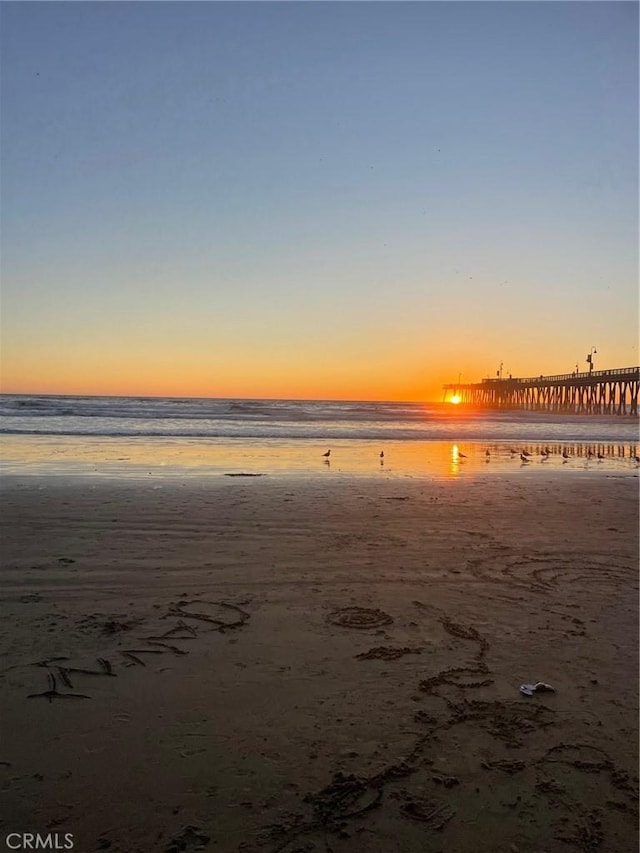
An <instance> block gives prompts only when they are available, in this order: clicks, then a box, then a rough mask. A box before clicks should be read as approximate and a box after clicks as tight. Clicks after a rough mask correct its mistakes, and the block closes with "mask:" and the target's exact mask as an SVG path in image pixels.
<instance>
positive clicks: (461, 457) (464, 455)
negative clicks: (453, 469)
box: [458, 453, 467, 459]
mask: <svg viewBox="0 0 640 853" xmlns="http://www.w3.org/2000/svg"><path fill="white" fill-rule="evenodd" d="M458 458H459V459H466V458H467V454H466V453H458Z"/></svg>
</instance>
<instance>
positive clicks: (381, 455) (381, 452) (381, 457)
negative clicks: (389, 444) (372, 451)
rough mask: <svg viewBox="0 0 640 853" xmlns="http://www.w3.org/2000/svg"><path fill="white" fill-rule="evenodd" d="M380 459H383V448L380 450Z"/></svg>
mask: <svg viewBox="0 0 640 853" xmlns="http://www.w3.org/2000/svg"><path fill="white" fill-rule="evenodd" d="M380 459H384V450H381V451H380Z"/></svg>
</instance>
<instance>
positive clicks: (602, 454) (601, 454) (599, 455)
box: [598, 451, 604, 461]
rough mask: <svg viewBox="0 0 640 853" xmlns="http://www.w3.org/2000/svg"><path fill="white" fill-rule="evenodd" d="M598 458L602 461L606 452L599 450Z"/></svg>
mask: <svg viewBox="0 0 640 853" xmlns="http://www.w3.org/2000/svg"><path fill="white" fill-rule="evenodd" d="M598 459H599V460H600V461H602V460H603V459H604V453H600V451H598Z"/></svg>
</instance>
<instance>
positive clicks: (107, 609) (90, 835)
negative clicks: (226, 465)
mask: <svg viewBox="0 0 640 853" xmlns="http://www.w3.org/2000/svg"><path fill="white" fill-rule="evenodd" d="M2 502H3V513H2V554H1V556H2V579H3V587H4V597H3V601H2V604H1V607H0V638H1V641H2V642H1V646H2V649H3V650H4V653H3V656H2V665H1V676H0V679H1V680H0V688H1V690H0V695H1V697H2V706H3V710H2V744H1V747H0V778H1V780H2V782H1V783H2V801H3V809H2V824H1V831H2V837H3V843H5V841H6V838H7V836H8V834H9V833H14V832H17V833H21V832H25V831H26V832H33V833H36V832H39V833H41V834H46V833H54V834H57V836H58V837H59V838H63V837H64V834H65V833H71V834H72V835H73V841H74V847H73V849H74V850H75V851H82V853H89V851H95V850H110V851H114V853H115V851H118V853H153V851H166V853H174V851H181V850H186V851H192V850H193V851H196V850H217V851H247V853H254V851H255V853H261V851H265V853H276V851H286V853H294V851H318V853H325V851H335V853H342V851H345V853H347V852H348V851H358V853H361V851H371V853H392V852H393V851H406V853H418V851H420V853H422V851H454V853H477V851H508V853H524V851H532V853H533V851H536V853H542V851H545V852H546V853H555V851H558V853H559V851H563V852H564V851H571V850H576V851H597V850H602V851H612V852H613V851H615V853H627V851H628V853H631V851H635V850H636V849H637V843H638V829H637V827H638V778H637V759H638V534H637V521H638V479H637V476H629V475H627V476H597V477H596V476H588V475H587V476H578V475H572V476H563V475H562V473H561V472H552V473H550V474H548V475H547V474H545V475H540V476H536V477H519V476H518V473H517V472H514V473H513V474H504V475H496V476H493V477H482V476H480V475H479V476H478V477H476V478H471V479H467V480H464V481H463V480H455V479H449V480H447V479H428V478H413V479H412V478H387V479H385V478H379V479H375V478H362V477H357V476H354V477H350V478H347V477H345V478H339V477H338V478H331V479H329V478H324V479H323V478H320V477H316V478H314V477H309V478H306V479H304V478H298V479H288V478H284V477H277V476H275V477H273V476H264V477H224V476H218V477H215V478H212V479H210V480H208V481H207V480H198V479H194V480H190V481H188V482H180V481H178V480H175V481H171V482H170V481H164V482H161V483H160V484H158V481H157V480H153V481H149V482H143V481H135V482H125V481H118V480H105V481H95V480H91V479H90V478H78V479H76V480H71V479H63V478H56V477H50V478H47V477H41V478H23V479H21V478H14V477H6V478H5V481H4V484H3V494H2ZM536 682H544V683H546V684H548V685H551V686H552V687H553V688H554V691H545V692H536V693H534V694H533V695H531V696H525V695H523V693H521V691H520V686H521V685H522V684H523V683H536ZM60 843H62V842H60Z"/></svg>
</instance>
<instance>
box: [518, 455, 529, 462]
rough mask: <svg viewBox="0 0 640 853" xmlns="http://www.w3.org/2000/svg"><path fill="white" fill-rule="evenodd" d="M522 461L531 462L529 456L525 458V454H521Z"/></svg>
mask: <svg viewBox="0 0 640 853" xmlns="http://www.w3.org/2000/svg"><path fill="white" fill-rule="evenodd" d="M520 459H522V461H523V462H529V461H530V460H529V458H528V457H527V456H525V454H524V453H521V454H520Z"/></svg>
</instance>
